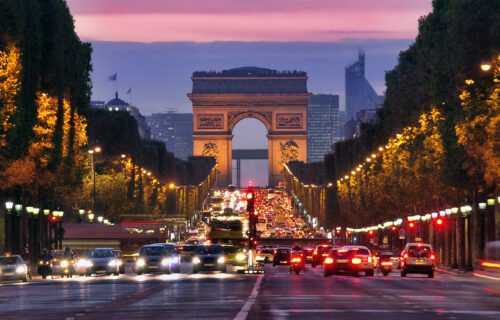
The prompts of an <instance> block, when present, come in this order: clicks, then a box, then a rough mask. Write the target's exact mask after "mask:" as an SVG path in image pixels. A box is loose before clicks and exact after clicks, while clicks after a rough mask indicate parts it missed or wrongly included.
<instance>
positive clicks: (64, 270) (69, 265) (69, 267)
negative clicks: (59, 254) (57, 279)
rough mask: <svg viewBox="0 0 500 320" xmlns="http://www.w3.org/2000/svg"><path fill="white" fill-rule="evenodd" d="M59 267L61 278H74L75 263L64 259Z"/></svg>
mask: <svg viewBox="0 0 500 320" xmlns="http://www.w3.org/2000/svg"><path fill="white" fill-rule="evenodd" d="M59 266H60V267H61V278H64V276H67V277H68V278H71V277H73V261H71V260H68V259H63V260H61V263H60V264H59Z"/></svg>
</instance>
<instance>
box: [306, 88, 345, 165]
mask: <svg viewBox="0 0 500 320" xmlns="http://www.w3.org/2000/svg"><path fill="white" fill-rule="evenodd" d="M338 127H339V96H338V95H333V94H315V95H313V96H311V98H309V103H308V106H307V162H318V161H323V157H324V155H325V154H327V153H329V152H330V150H331V145H332V143H333V136H332V135H333V132H334V130H335V129H337V128H338Z"/></svg>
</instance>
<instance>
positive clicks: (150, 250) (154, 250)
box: [141, 246, 164, 256]
mask: <svg viewBox="0 0 500 320" xmlns="http://www.w3.org/2000/svg"><path fill="white" fill-rule="evenodd" d="M162 249H163V248H162V247H160V246H158V247H144V248H142V249H141V255H143V256H160V255H162V254H163V252H164V251H163V250H162Z"/></svg>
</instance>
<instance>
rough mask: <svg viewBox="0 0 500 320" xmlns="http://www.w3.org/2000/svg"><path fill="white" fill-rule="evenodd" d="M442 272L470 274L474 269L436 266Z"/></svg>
mask: <svg viewBox="0 0 500 320" xmlns="http://www.w3.org/2000/svg"><path fill="white" fill-rule="evenodd" d="M436 269H437V270H438V271H440V272H444V273H449V274H470V275H472V274H473V273H474V271H472V270H464V269H451V268H436Z"/></svg>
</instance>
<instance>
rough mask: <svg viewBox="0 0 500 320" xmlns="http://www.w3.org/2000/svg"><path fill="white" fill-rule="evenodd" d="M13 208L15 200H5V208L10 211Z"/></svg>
mask: <svg viewBox="0 0 500 320" xmlns="http://www.w3.org/2000/svg"><path fill="white" fill-rule="evenodd" d="M12 208H14V202H12V201H7V202H5V209H7V210H8V211H9V212H10V211H11V210H12Z"/></svg>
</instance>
